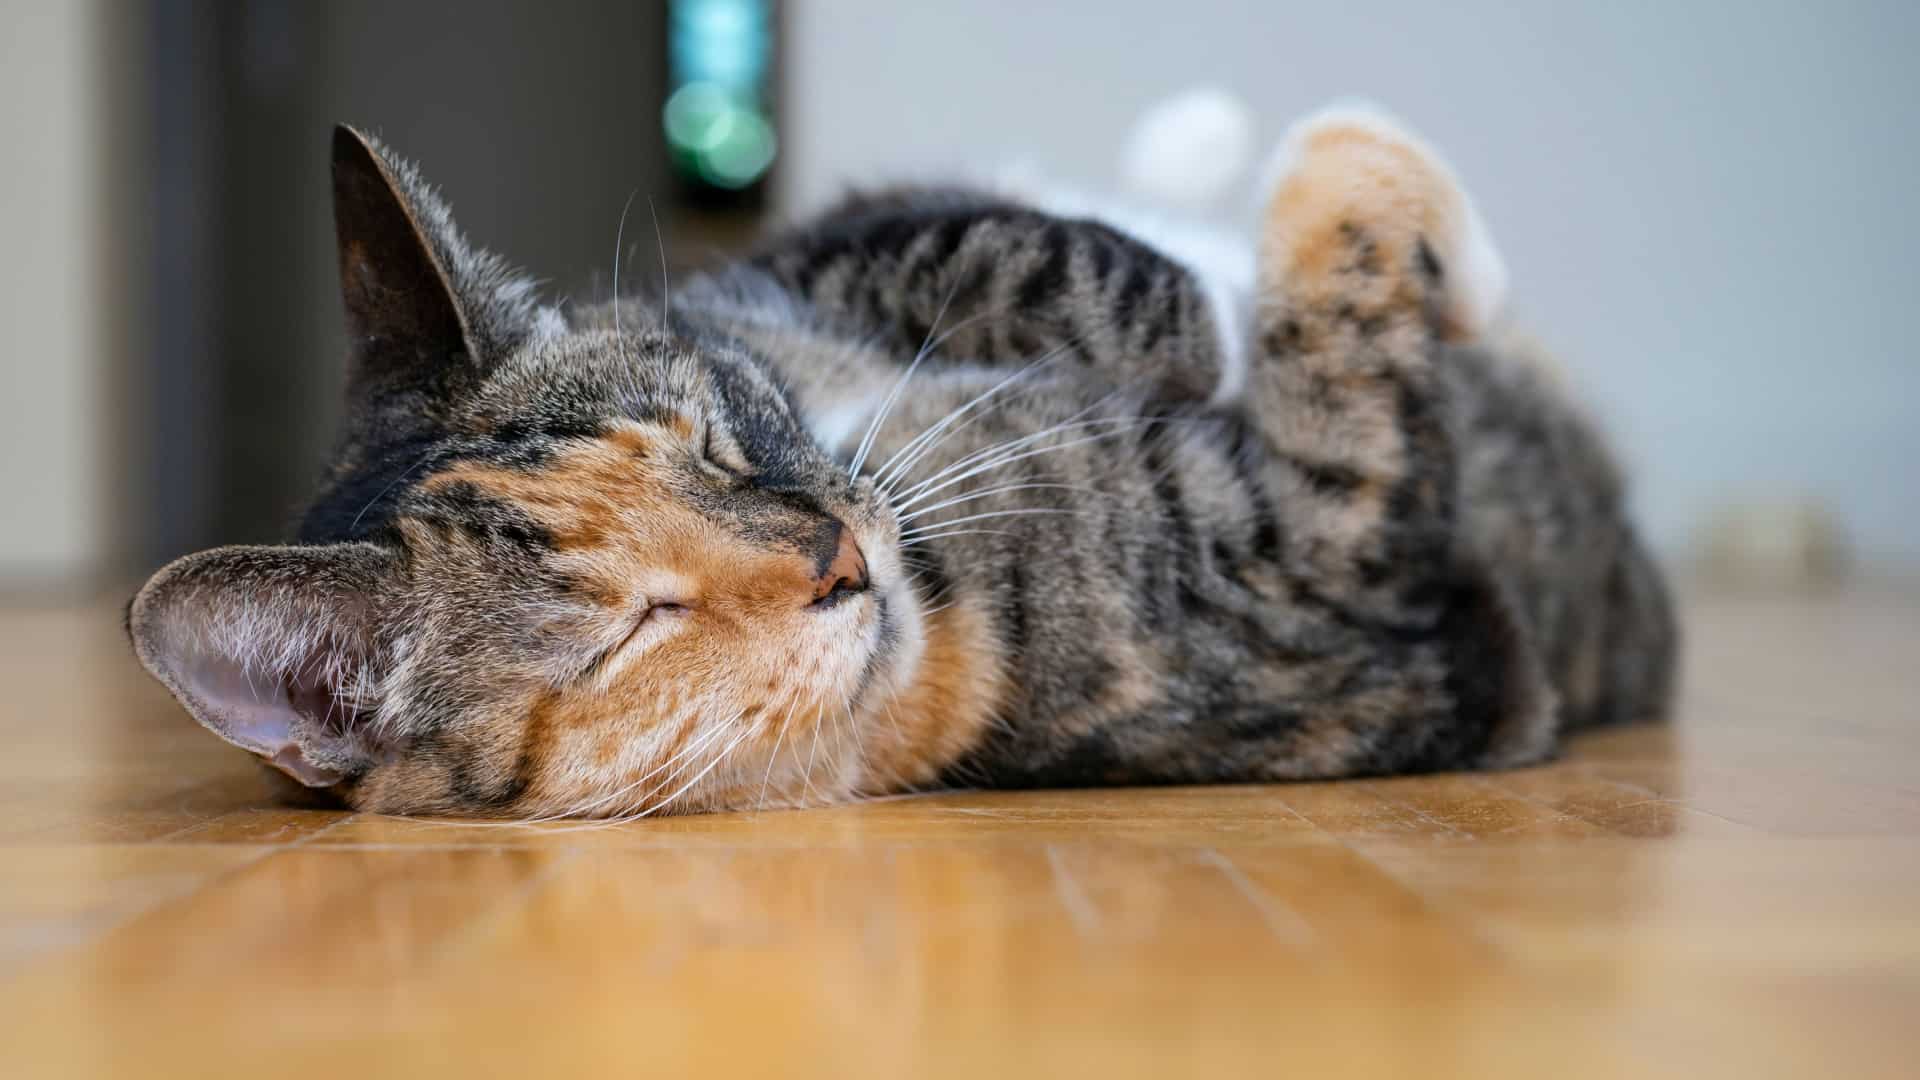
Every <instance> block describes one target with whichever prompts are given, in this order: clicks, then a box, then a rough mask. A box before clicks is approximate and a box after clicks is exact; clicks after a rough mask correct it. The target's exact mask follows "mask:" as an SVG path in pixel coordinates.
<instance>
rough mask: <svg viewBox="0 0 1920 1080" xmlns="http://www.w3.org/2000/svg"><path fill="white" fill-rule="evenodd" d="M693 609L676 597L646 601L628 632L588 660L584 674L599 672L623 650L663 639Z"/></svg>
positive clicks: (626, 652)
mask: <svg viewBox="0 0 1920 1080" xmlns="http://www.w3.org/2000/svg"><path fill="white" fill-rule="evenodd" d="M692 612H693V607H692V605H690V604H685V603H681V602H680V601H677V600H650V601H648V602H647V605H646V606H645V607H644V608H642V609H640V612H639V614H637V615H635V616H633V617H632V618H631V619H630V620H629V621H628V623H627V632H626V633H625V634H623V635H622V636H621V638H620V640H618V641H616V642H614V643H613V644H612V645H611V646H608V647H607V648H606V649H603V650H601V651H600V652H599V653H598V654H596V655H595V656H594V658H593V659H592V660H591V661H589V662H588V663H587V666H586V669H585V670H584V671H582V672H581V676H582V677H583V678H587V677H591V676H594V675H597V674H599V673H600V671H602V670H603V669H604V668H605V667H606V665H607V662H608V661H610V660H613V659H615V658H617V657H620V656H622V655H623V654H631V653H635V652H638V651H641V650H644V649H645V648H647V647H648V646H650V645H652V644H654V643H655V642H657V641H660V640H662V639H664V638H665V637H666V636H667V635H668V634H670V633H672V632H673V630H675V629H677V627H676V626H675V625H673V624H676V623H678V622H680V621H681V620H683V619H685V618H686V617H687V616H688V615H690V614H692Z"/></svg>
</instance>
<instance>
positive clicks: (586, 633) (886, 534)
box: [131, 115, 1674, 816]
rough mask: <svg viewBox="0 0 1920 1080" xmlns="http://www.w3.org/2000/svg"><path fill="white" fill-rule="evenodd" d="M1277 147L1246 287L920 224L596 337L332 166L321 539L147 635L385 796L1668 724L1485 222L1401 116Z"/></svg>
mask: <svg viewBox="0 0 1920 1080" xmlns="http://www.w3.org/2000/svg"><path fill="white" fill-rule="evenodd" d="M1291 153H1292V155H1293V158H1292V161H1291V162H1290V163H1289V164H1288V165H1287V166H1285V167H1284V168H1282V169H1281V170H1280V171H1279V173H1278V176H1279V178H1280V179H1279V180H1278V181H1277V182H1276V185H1275V188H1274V190H1273V192H1272V194H1271V196H1270V200H1269V202H1268V209H1267V212H1266V216H1265V218H1264V219H1263V222H1262V224H1261V227H1260V232H1259V235H1258V236H1257V237H1255V238H1253V239H1252V240H1251V241H1250V243H1249V245H1248V250H1249V257H1248V259H1247V269H1246V271H1245V272H1244V273H1243V272H1241V271H1240V270H1238V269H1230V270H1224V271H1223V270H1219V269H1217V268H1209V267H1201V266H1195V265H1192V264H1191V263H1190V262H1183V261H1181V260H1180V259H1179V258H1176V257H1173V256H1172V255H1170V254H1168V253H1166V252H1164V251H1162V250H1160V249H1158V248H1156V247H1155V246H1152V245H1150V244H1149V243H1146V242H1143V241H1142V240H1141V239H1139V238H1136V236H1134V235H1130V234H1129V231H1128V230H1127V229H1126V228H1125V224H1124V223H1113V222H1104V221H1099V220H1093V219H1089V218H1081V217H1068V216H1060V215H1056V214H1050V213H1047V212H1045V211H1043V210H1040V209H1036V208H1034V207H1033V206H1032V205H1030V204H1028V203H1024V202H1022V201H1019V200H1016V199H1010V198H1007V197H1003V196H999V195H994V194H986V193H981V192H975V191H969V190H963V189H899V190H893V191H888V192H884V193H881V194H878V195H872V196H866V197H860V198H855V199H851V200H849V201H847V202H846V203H844V204H843V205H841V206H840V207H838V208H836V209H835V210H833V211H831V212H829V213H828V214H826V215H823V216H822V217H821V218H819V219H817V220H816V221H814V222H813V223H811V224H810V225H808V226H807V227H805V228H802V229H798V230H794V231H792V232H789V233H787V234H784V235H781V236H776V237H774V238H772V239H771V240H770V241H768V242H767V243H766V244H765V245H764V246H763V247H762V248H761V249H760V250H759V251H758V252H757V253H755V254H753V255H752V256H750V257H749V258H747V259H745V260H743V261H742V262H740V263H739V264H736V265H734V266H731V267H729V268H726V269H724V270H722V271H718V272H715V273H712V274H709V275H705V276H702V277H699V278H696V279H693V280H690V281H686V282H682V283H680V284H678V285H677V286H675V287H674V288H673V289H671V290H670V291H669V294H668V297H666V298H659V297H656V298H653V299H650V300H644V301H643V300H626V301H621V302H616V303H615V304H611V305H607V306H603V307H600V308H597V309H589V310H585V311H580V312H576V313H574V314H573V315H572V317H571V319H570V321H568V322H567V323H565V324H563V323H561V321H560V319H559V317H558V316H557V315H556V314H555V313H552V312H550V311H545V310H543V309H538V308H536V307H534V306H533V305H532V303H531V302H530V301H529V300H528V299H527V297H526V294H525V291H524V288H523V287H522V286H521V285H520V284H519V282H518V280H517V279H515V278H512V277H511V276H509V275H507V274H505V272H504V271H503V270H502V269H501V268H500V267H498V266H497V264H494V263H491V262H489V261H487V260H486V259H485V258H484V257H481V256H476V255H475V254H474V253H472V252H471V251H470V250H469V249H468V248H466V246H465V245H464V243H463V242H461V241H460V239H459V238H458V236H457V234H455V233H453V232H452V229H451V226H450V224H448V223H447V221H446V219H445V212H444V210H443V209H441V208H440V207H439V204H438V203H437V202H435V201H433V200H432V199H431V197H430V196H429V195H428V194H427V193H426V192H425V191H424V189H423V188H422V187H421V186H420V184H419V182H418V181H417V179H415V178H414V176H413V175H412V174H411V172H410V171H409V170H406V169H405V168H404V167H403V166H399V165H397V164H396V163H394V162H392V161H391V160H388V159H386V158H384V157H382V156H381V154H380V152H379V151H378V149H377V148H374V147H370V146H368V145H367V144H364V143H363V142H361V141H360V140H358V139H355V138H353V137H352V136H346V137H344V141H343V142H340V143H337V145H336V188H337V191H338V192H340V194H339V195H338V197H337V206H338V212H339V216H340V228H341V239H342V252H343V253H342V273H343V280H344V281H345V282H346V289H347V294H348V307H349V315H350V321H352V322H353V324H354V327H355V335H356V349H357V363H356V374H355V383H354V387H353V389H352V394H353V401H354V409H353V417H354V419H353V421H352V423H351V425H350V428H349V431H348V433H347V435H346V438H345V439H344V441H343V444H342V449H341V453H340V457H339V461H338V463H337V465H336V468H335V470H334V472H333V474H332V476H331V477H330V479H329V481H328V483H327V485H326V486H325V488H324V489H323V491H322V493H321V495H320V496H319V498H318V499H317V500H316V501H315V502H314V504H313V506H312V507H311V509H310V510H309V512H308V513H307V515H306V517H305V519H304V523H303V525H302V529H301V535H300V537H299V540H300V542H301V543H302V544H304V545H309V546H307V547H303V548H295V549H222V550H221V551H216V552H211V553H206V554H204V555H201V556H193V557H190V558H189V559H187V560H183V561H182V562H181V563H179V564H175V566H174V567H170V568H168V570H166V571H163V572H162V573H161V574H160V575H157V576H156V578H155V581H154V582H153V583H151V584H150V585H149V587H148V588H147V589H146V590H144V591H143V592H142V594H141V596H140V597H139V598H136V601H135V605H134V608H133V611H132V619H131V626H132V629H133V632H134V637H135V643H136V647H137V648H138V649H139V650H140V652H141V655H142V658H143V660H145V661H146V662H147V663H148V665H149V667H150V668H152V669H153V670H154V671H155V673H156V674H157V675H159V676H160V677H161V678H162V680H163V681H165V682H167V683H168V685H169V686H170V687H172V688H173V689H174V690H175V691H176V693H178V694H179V695H180V696H181V697H182V700H183V701H185V702H186V703H187V704H188V706H189V708H190V709H192V710H193V711H194V712H195V714H196V715H197V716H199V717H200V718H201V719H202V721H203V722H206V723H208V725H209V726H211V727H213V728H214V729H215V730H216V731H219V732H220V733H221V734H222V735H224V736H225V737H227V738H229V739H230V740H232V741H235V742H237V743H239V744H241V745H243V746H247V747H248V748H249V749H252V750H254V751H255V752H256V753H259V754H261V755H262V756H263V757H266V758H268V759H269V760H271V761H273V762H274V763H275V764H276V765H278V766H279V767H280V768H281V769H282V770H283V771H286V772H288V773H289V774H290V775H293V776H295V777H296V778H299V779H301V780H303V781H304V782H305V783H307V784H309V785H311V786H316V787H327V788H332V789H334V790H335V791H336V792H338V793H339V794H341V795H342V796H343V797H344V798H346V799H347V800H348V801H349V802H351V803H353V804H355V805H358V806H362V807H367V808H372V809H380V810H390V811H468V812H485V813H501V814H513V815H519V816H528V815H538V814H585V815H596V816H606V815H619V814H626V813H635V812H646V811H651V810H654V809H656V808H659V807H664V806H671V807H672V808H674V809H698V808H721V807H734V806H752V805H758V804H762V803H765V804H775V805H792V804H805V803H810V802H818V801H830V800H834V799H839V798H845V797H848V796H852V795H857V794H863V793H881V792H889V791H899V790H907V789H914V788H924V787H929V786H935V785H939V784H955V783H957V784H994V785H1018V786H1031V785H1058V784H1107V783H1177V782H1210V781H1231V780H1246V781H1251V780H1278V779H1290V778H1302V777H1339V776H1350V775H1361V774H1378V773H1392V772H1407V771H1426V770H1434V769H1453V768H1485V767H1499V766H1505V765H1512V764H1520V763H1525V762H1529V761H1536V760H1539V759H1541V758H1543V757H1544V756H1546V755H1548V754H1550V753H1551V752H1552V750H1553V748H1554V746H1555V745H1556V740H1557V738H1558V736H1559V734H1560V733H1561V732H1562V731H1564V730H1567V729H1569V728H1573V727H1578V726H1582V725H1586V724H1593V723H1600V722H1606V721H1610V720H1615V719H1622V718H1629V717H1636V716H1644V715H1651V714H1655V713H1658V712H1659V711H1660V710H1661V709H1662V708H1663V706H1664V703H1665V699H1666V696H1667V693H1668V684H1669V682H1670V677H1671V666H1672V654H1673V647H1674V640H1673V638H1674V632H1673V627H1672V623H1671V616H1670V613H1669V611H1668V607H1667V601H1666V596H1665V591H1664V587H1663V585H1662V583H1661V581H1660V578H1659V575H1658V573H1657V571H1656V570H1655V569H1654V568H1653V566H1652V564H1651V563H1650V562H1649V560H1648V558H1647V556H1646V554H1645V552H1644V550H1643V549H1642V548H1641V546H1640V544H1639V542H1638V541H1637V540H1636V539H1635V537H1634V534H1633V531H1632V529H1631V526H1630V525H1629V523H1628V521H1627V519H1626V516H1625V509H1624V506H1623V504H1622V493H1621V490H1620V482H1619V480H1618V477H1617V475H1616V473H1615V470H1614V469H1613V467H1612V465H1611V464H1610V462H1609V459H1608V457H1607V455H1606V453H1605V451H1604V448H1603V447H1602V446H1601V444H1600V442H1599V441H1598V439H1597V438H1596V437H1595V436H1594V434H1593V433H1592V432H1591V431H1590V429H1589V428H1588V426H1587V425H1586V424H1585V423H1584V422H1583V421H1582V420H1581V419H1580V418H1579V416H1578V415H1577V414H1576V413H1575V411H1574V410H1573V409H1571V408H1570V407H1569V406H1568V405H1567V404H1565V403H1564V402H1563V401H1562V400H1560V398H1559V396H1558V394H1557V393H1556V392H1555V391H1554V389H1553V388H1552V386H1551V382H1550V380H1548V379H1546V378H1544V377H1543V375H1542V373H1541V372H1539V371H1538V370H1537V369H1535V368H1534V367H1533V366H1532V365H1530V364H1528V363H1526V362H1524V361H1522V360H1520V359H1518V358H1516V357H1514V356H1511V355H1506V354H1503V352H1502V351H1501V350H1498V349H1495V348H1489V347H1487V346H1485V345H1483V344H1476V343H1475V342H1474V340H1473V339H1474V338H1475V337H1476V336H1477V335H1479V334H1480V333H1481V332H1482V331H1483V330H1484V328H1485V326H1486V323H1487V320H1488V318H1489V316H1490V314H1491V310H1492V307H1493V306H1494V304H1495V303H1496V302H1497V295H1495V294H1497V292H1498V290H1499V287H1500V284H1501V283H1500V281H1499V280H1498V279H1499V276H1500V275H1499V272H1498V265H1497V259H1494V257H1493V256H1492V255H1491V249H1490V247H1488V246H1487V245H1486V242H1485V238H1484V234H1483V232H1482V230H1481V228H1480V226H1479V224H1478V221H1477V218H1476V217H1475V215H1474V214H1473V212H1472V209H1471V207H1470V205H1469V204H1468V203H1467V202H1466V200H1465V196H1464V195H1462V194H1461V193H1460V192H1459V191H1458V190H1457V188H1456V187H1455V186H1454V185H1453V182H1452V179H1451V176H1450V174H1449V173H1447V172H1446V170H1445V168H1444V166H1442V165H1440V164H1439V163H1438V161H1437V159H1434V158H1433V157H1432V156H1431V154H1430V152H1429V151H1427V150H1426V149H1425V148H1424V147H1423V146H1421V145H1420V144H1419V143H1418V142H1417V141H1416V140H1414V139H1412V138H1411V137H1410V136H1406V135H1405V134H1404V133H1401V132H1399V131H1397V130H1395V129H1392V128H1389V127H1386V126H1384V125H1382V124H1381V123H1380V122H1379V121H1377V120H1375V119H1371V118H1366V117H1352V116H1340V115H1334V116H1328V117H1325V118H1322V119H1320V120H1317V121H1315V122H1313V123H1311V124H1309V125H1307V126H1305V127H1303V128H1302V129H1300V130H1299V132H1298V133H1297V134H1296V136H1295V137H1294V142H1293V146H1292V150H1291ZM383 193H387V194H388V195H389V197H386V198H383V197H382V196H383ZM1116 224H1117V225H1118V227H1116ZM423 241H424V242H423ZM849 465H851V466H852V467H853V468H854V469H855V470H856V471H857V473H858V481H857V482H852V481H850V480H849V479H848V469H849ZM243 684H247V688H246V690H242V689H241V686H242V685H243ZM258 686H265V687H266V688H267V689H266V691H265V697H264V698H262V697H261V696H260V692H259V690H258V689H257V687H258ZM248 692H252V693H253V695H254V701H253V702H252V703H249V702H248V701H247V699H246V694H247V693H248Z"/></svg>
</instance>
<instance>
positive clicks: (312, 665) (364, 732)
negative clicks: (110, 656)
mask: <svg viewBox="0 0 1920 1080" xmlns="http://www.w3.org/2000/svg"><path fill="white" fill-rule="evenodd" d="M393 573H394V556H393V555H392V553H390V552H389V551H387V550H386V549H385V548H381V547H378V546H376V545H373V544H332V545H327V546H323V547H224V548H215V549H213V550H211V551H203V552H200V553H199V554H197V555H188V556H186V557H184V558H181V559H178V560H175V561H174V562H173V563H171V564H170V565H168V566H167V567H165V568H164V569H162V570H161V571H160V572H159V573H157V574H155V575H154V576H153V577H152V578H151V579H150V580H149V581H148V582H147V584H146V585H145V586H144V587H143V588H142V589H141V590H140V592H139V594H138V595H136V596H135V597H134V599H133V603H132V605H131V606H129V608H128V610H127V633H128V636H129V637H131V638H132V640H133V648H134V652H135V653H136V654H137V655H138V656H139V657H140V662H141V663H142V664H144V665H146V668H147V670H148V671H150V672H152V673H153V675H154V677H155V678H157V679H159V680H160V682H161V683H162V684H163V685H165V686H166V687H167V689H169V690H171V691H172V692H173V695H174V697H176V698H178V699H179V701H180V703H181V704H182V705H183V706H185V707H186V709H187V711H188V712H190V713H192V714H193V717H194V719H196V720H198V721H200V723H202V724H204V725H205V726H206V727H207V728H208V729H209V730H211V731H213V733H214V734H216V735H219V736H220V737H221V738H223V739H225V740H227V741H228V742H230V743H233V744H234V745H235V746H239V747H242V748H244V749H246V750H251V751H252V752H254V753H255V754H258V755H260V757H261V758H263V759H265V760H266V761H267V762H268V763H269V764H271V765H273V766H274V767H276V768H278V769H280V770H281V771H282V772H285V773H286V774H287V775H289V776H291V777H293V778H294V779H295V780H298V781H300V782H301V783H303V784H305V785H307V786H309V787H327V786H330V785H332V784H335V783H338V782H339V781H341V780H342V779H345V778H346V777H348V776H351V775H353V774H355V773H357V772H359V771H362V770H363V769H364V768H365V767H366V766H368V765H370V764H372V762H373V760H374V759H375V758H376V757H377V756H378V755H379V754H381V753H383V752H384V749H385V748H383V747H382V745H381V744H380V739H381V736H379V734H378V733H377V731H376V730H375V726H374V724H373V719H374V716H375V714H376V705H375V701H374V697H373V695H374V692H375V691H376V690H377V688H378V686H379V685H380V678H379V675H380V665H381V663H382V661H381V659H380V657H381V653H382V650H381V648H380V645H379V641H380V637H381V635H380V633H379V627H378V625H377V619H378V618H379V614H378V611H377V607H378V605H379V604H380V598H381V596H382V595H383V594H385V593H386V592H387V591H388V590H387V589H386V587H385V586H386V585H387V583H388V582H389V581H390V580H391V578H392V575H393Z"/></svg>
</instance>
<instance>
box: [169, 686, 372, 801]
mask: <svg viewBox="0 0 1920 1080" xmlns="http://www.w3.org/2000/svg"><path fill="white" fill-rule="evenodd" d="M181 675H182V676H183V681H184V682H185V684H186V685H185V686H184V687H183V689H184V690H185V691H186V692H187V693H188V694H189V695H191V696H192V698H195V699H197V702H195V703H196V704H198V705H199V706H200V707H199V708H197V709H194V710H193V712H194V713H195V719H198V720H199V721H200V722H201V723H202V724H204V725H206V726H207V728H209V729H210V730H212V731H213V732H214V733H215V734H217V735H219V736H220V737H221V738H223V739H226V740H227V741H228V742H230V743H233V744H234V745H235V746H239V747H241V748H242V749H245V750H250V751H252V752H253V753H255V754H258V755H260V757H261V758H262V759H264V760H265V761H266V762H267V763H268V764H270V765H272V766H273V767H274V768H277V769H279V770H280V771H281V772H284V773H286V774H287V775H288V776H291V777H293V778H294V779H295V780H298V781H300V782H301V783H302V784H305V785H307V786H308V787H328V786H330V785H333V784H337V783H339V782H340V780H341V778H342V774H341V773H340V772H339V771H338V770H336V769H332V768H328V767H326V766H323V765H317V764H315V763H313V762H311V761H309V760H308V759H307V755H306V753H305V752H304V751H303V750H302V749H301V747H300V744H299V742H297V741H296V739H295V734H294V733H295V724H296V721H297V720H298V718H299V717H300V715H301V714H300V711H299V710H298V709H297V708H296V707H295V704H294V700H293V697H292V696H290V694H289V689H290V688H289V686H288V683H287V682H286V681H285V680H283V679H281V678H280V677H278V676H272V675H265V676H261V677H253V676H251V675H249V673H248V672H247V670H246V669H245V668H244V667H243V666H242V665H241V664H239V663H237V662H236V661H235V660H233V659H232V658H230V657H227V656H222V655H219V654H215V653H208V652H199V653H197V655H195V656H194V657H193V658H192V659H191V660H189V661H188V662H187V663H186V664H185V665H183V666H182V669H181ZM291 689H292V693H293V694H294V695H299V694H301V693H302V690H301V688H300V686H299V685H298V683H297V682H296V684H295V685H294V686H293V687H292V688H291ZM340 707H341V708H343V709H344V708H346V707H347V706H345V704H344V703H341V705H340ZM356 719H357V718H356V717H352V716H349V715H347V714H345V713H342V714H341V716H340V717H339V718H338V730H340V731H342V732H344V731H347V730H350V729H351V726H352V724H353V722H354V721H355V720H356ZM314 734H321V733H314ZM311 737H313V734H310V735H309V738H311Z"/></svg>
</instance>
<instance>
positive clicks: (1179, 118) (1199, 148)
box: [1120, 87, 1254, 214]
mask: <svg viewBox="0 0 1920 1080" xmlns="http://www.w3.org/2000/svg"><path fill="white" fill-rule="evenodd" d="M1253 139H1254V117H1253V110H1252V109H1249V108H1248V107H1247V104H1246V103H1245V102H1243V101H1241V100H1240V99H1239V98H1237V97H1234V96H1233V95H1232V94H1230V93H1228V92H1227V91H1225V90H1222V89H1219V88H1218V87H1196V88H1194V89H1191V90H1186V91H1182V92H1181V93H1179V94H1176V95H1174V96H1173V97H1170V98H1168V99H1167V100H1165V101H1162V102H1160V103H1159V104H1157V105H1154V106H1151V107H1150V108H1148V109H1147V111H1146V112H1145V113H1142V114H1141V116H1140V119H1139V120H1137V121H1135V122H1134V125H1133V131H1132V132H1131V133H1130V134H1129V135H1128V136H1127V142H1126V146H1125V147H1124V148H1123V149H1122V152H1121V156H1120V180H1121V184H1122V185H1123V187H1124V189H1125V191H1126V192H1127V194H1128V195H1129V196H1131V197H1133V198H1137V199H1141V200H1144V201H1147V202H1151V203H1154V204H1157V205H1160V206H1165V207H1167V208H1169V209H1177V210H1184V211H1188V212H1191V213H1196V214H1205V213H1206V212H1208V211H1209V210H1211V209H1213V208H1214V207H1216V206H1218V205H1219V204H1220V203H1221V202H1223V201H1224V200H1225V199H1226V197H1227V196H1228V194H1229V193H1230V192H1231V191H1232V190H1233V189H1234V188H1235V187H1236V186H1238V185H1239V184H1240V183H1241V182H1242V180H1243V177H1244V176H1245V175H1246V172H1247V167H1248V163H1249V162H1250V161H1251V159H1252V155H1253Z"/></svg>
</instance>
